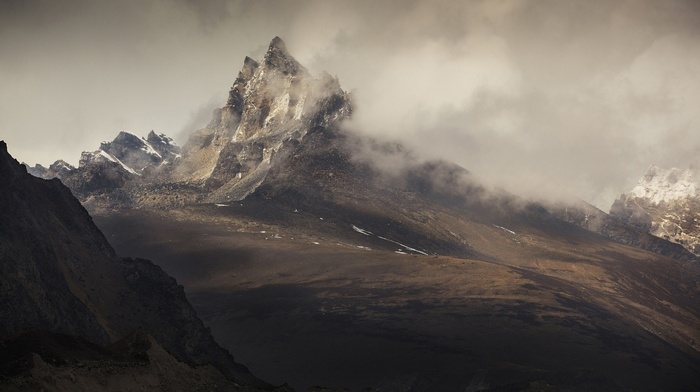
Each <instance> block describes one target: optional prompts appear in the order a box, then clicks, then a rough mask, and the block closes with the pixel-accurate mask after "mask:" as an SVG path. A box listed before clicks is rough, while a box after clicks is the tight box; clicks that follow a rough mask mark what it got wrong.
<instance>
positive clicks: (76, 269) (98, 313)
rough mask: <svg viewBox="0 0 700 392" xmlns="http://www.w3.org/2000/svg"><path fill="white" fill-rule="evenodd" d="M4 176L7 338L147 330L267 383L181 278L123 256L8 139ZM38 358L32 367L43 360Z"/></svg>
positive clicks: (183, 354)
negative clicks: (189, 295) (221, 335)
mask: <svg viewBox="0 0 700 392" xmlns="http://www.w3.org/2000/svg"><path fill="white" fill-rule="evenodd" d="M0 182H2V184H3V187H2V190H1V191H0V214H1V215H2V217H3V219H2V221H1V222H0V239H1V240H0V261H1V263H0V268H1V269H2V274H1V275H0V303H2V307H0V338H10V337H12V336H14V335H16V334H19V333H23V332H25V331H30V330H43V331H48V332H50V333H60V334H66V335H70V336H76V337H80V338H82V339H86V340H88V341H90V342H92V343H94V344H99V345H108V344H111V343H113V342H115V341H117V340H119V339H122V338H124V337H125V336H127V335H129V334H131V333H133V332H134V331H146V332H148V333H149V334H150V335H151V336H152V337H153V338H152V339H155V340H154V341H157V342H158V344H159V345H162V347H163V349H164V350H165V351H164V352H167V353H169V354H168V355H172V358H171V359H169V361H172V362H173V363H175V362H178V361H181V362H183V364H182V365H180V366H194V365H205V364H212V365H214V366H215V367H216V369H218V370H217V371H218V372H221V377H225V378H228V379H229V380H238V381H239V382H241V383H244V384H250V385H254V386H258V387H269V385H268V384H266V383H264V382H262V381H260V380H259V379H257V378H256V377H254V376H253V375H251V374H250V372H248V370H247V369H246V368H245V367H244V366H242V365H239V364H238V363H236V362H235V361H234V360H233V357H231V355H230V354H229V353H228V352H227V351H226V350H224V349H222V348H220V347H219V346H218V345H217V344H216V342H215V341H214V339H213V338H212V336H211V334H210V332H209V330H208V329H207V328H205V327H204V325H203V324H202V321H201V320H200V319H199V318H197V315H196V313H195V310H194V309H193V308H192V306H191V305H190V304H189V302H188V301H187V299H186V297H185V293H184V291H183V288H182V286H179V285H178V284H177V283H176V281H175V280H174V279H173V278H172V277H170V276H168V275H167V274H166V273H165V272H163V270H162V269H161V268H160V267H158V266H156V265H154V264H152V263H151V262H150V261H147V260H142V259H130V258H119V257H117V256H116V254H115V252H114V250H113V249H112V248H111V246H110V245H109V243H108V242H107V241H106V239H105V237H104V236H103V235H102V233H101V232H100V230H99V229H98V228H97V227H96V226H95V225H94V223H93V221H92V218H91V217H90V215H88V213H87V211H86V210H85V209H84V208H83V207H82V206H81V205H80V203H79V202H78V200H76V199H75V198H74V197H73V196H72V194H71V192H70V191H69V190H68V188H66V187H65V186H64V185H63V184H62V183H61V182H60V181H59V180H57V179H53V180H43V179H39V178H36V177H33V176H31V175H29V174H28V173H27V172H26V169H25V167H24V166H23V165H20V164H19V163H18V162H17V161H16V160H14V159H13V158H12V157H11V156H10V155H9V153H8V151H7V146H6V145H5V143H4V142H0ZM49 336H55V335H49ZM3 344H4V343H3ZM161 351H163V350H161ZM27 355H29V354H27ZM40 356H41V355H40ZM161 357H162V355H161ZM33 358H34V359H32V360H31V361H32V363H34V365H35V367H34V368H33V369H37V367H39V368H41V367H42V366H44V365H43V364H42V361H44V362H46V358H44V357H42V358H43V359H39V358H36V356H35V357H33ZM10 359H11V360H15V361H16V360H20V361H22V360H26V359H27V358H26V356H24V357H21V358H10ZM185 364H187V365H185ZM3 365H4V366H8V364H7V363H4V364H3ZM53 365H55V364H51V366H53ZM9 366H13V365H12V364H10V365H9ZM193 372H194V370H193ZM193 374H194V373H193ZM13 376H18V377H24V375H23V374H22V373H18V374H14V375H13ZM8 380H9V381H8ZM4 381H6V382H9V383H10V385H14V384H12V383H13V382H14V381H12V379H5V380H4ZM156 381H158V379H157V378H156V379H155V381H154V382H156ZM56 387H57V388H58V389H61V388H59V386H58V384H57V385H56ZM30 389H31V388H30ZM68 389H70V388H68ZM233 390H235V389H233Z"/></svg>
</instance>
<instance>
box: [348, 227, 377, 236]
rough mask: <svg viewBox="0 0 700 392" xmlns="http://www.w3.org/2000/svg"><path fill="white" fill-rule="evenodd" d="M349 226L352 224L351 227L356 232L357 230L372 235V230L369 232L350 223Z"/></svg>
mask: <svg viewBox="0 0 700 392" xmlns="http://www.w3.org/2000/svg"><path fill="white" fill-rule="evenodd" d="M351 226H352V229H353V230H355V231H356V232H358V233H360V234H364V235H372V232H369V231H367V230H365V229H361V228H359V227H357V226H355V225H351Z"/></svg>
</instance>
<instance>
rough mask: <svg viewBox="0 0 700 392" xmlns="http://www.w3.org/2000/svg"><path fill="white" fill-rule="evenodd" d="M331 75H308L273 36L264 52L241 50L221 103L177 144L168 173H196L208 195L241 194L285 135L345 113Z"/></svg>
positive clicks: (346, 104)
mask: <svg viewBox="0 0 700 392" xmlns="http://www.w3.org/2000/svg"><path fill="white" fill-rule="evenodd" d="M350 112H351V107H350V100H349V97H348V95H347V94H346V93H345V92H344V91H343V90H342V89H341V88H340V84H339V82H338V80H337V79H335V78H333V77H331V76H330V75H327V74H324V75H322V76H320V77H313V76H311V75H310V74H309V72H308V71H307V70H306V68H304V67H303V66H302V65H301V64H299V62H298V61H297V60H296V59H294V57H292V56H291V55H290V54H289V52H288V51H287V49H286V46H285V44H284V42H283V41H282V40H281V39H280V38H279V37H275V38H274V39H273V40H272V42H271V43H270V45H269V47H268V50H267V52H266V54H265V57H264V58H263V60H262V61H261V62H260V63H258V62H256V61H254V60H252V59H250V58H248V57H246V59H245V61H244V63H243V68H242V69H241V71H240V72H239V74H238V77H237V78H236V81H235V82H234V84H233V86H232V87H231V90H230V91H229V98H228V100H227V102H226V105H225V106H224V107H222V108H221V109H217V110H216V111H215V112H214V115H213V119H212V121H211V122H210V124H209V125H208V127H207V128H205V129H202V130H199V131H197V132H195V133H194V134H193V135H192V137H191V138H190V140H189V141H188V143H187V144H185V146H184V147H183V158H182V160H181V161H180V162H179V163H178V166H177V167H176V168H175V170H174V177H173V178H174V180H179V181H187V180H188V178H189V180H190V181H192V180H203V181H204V184H205V188H206V189H207V195H206V196H205V198H204V200H205V201H209V202H219V201H231V200H240V199H243V198H245V197H246V196H247V195H249V194H250V193H251V192H253V191H254V190H255V189H257V187H258V186H259V184H260V183H261V182H262V181H263V180H264V178H265V176H266V175H267V172H268V171H269V170H270V167H271V159H272V157H274V156H275V155H276V154H278V153H280V150H281V149H282V148H284V146H285V145H289V143H290V142H291V141H297V142H298V141H300V140H302V139H303V138H304V137H305V135H306V134H307V133H309V132H313V131H314V130H315V129H316V128H317V127H326V128H327V127H329V126H331V124H333V123H337V122H339V121H340V120H342V119H344V118H346V117H347V116H349V114H350Z"/></svg>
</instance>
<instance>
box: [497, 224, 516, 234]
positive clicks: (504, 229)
mask: <svg viewBox="0 0 700 392" xmlns="http://www.w3.org/2000/svg"><path fill="white" fill-rule="evenodd" d="M493 226H494V227H497V228H499V229H501V230H503V231H507V232H509V233H510V234H513V235H515V232H514V231H513V230H509V229H506V228H505V227H503V226H499V225H496V224H494V225H493Z"/></svg>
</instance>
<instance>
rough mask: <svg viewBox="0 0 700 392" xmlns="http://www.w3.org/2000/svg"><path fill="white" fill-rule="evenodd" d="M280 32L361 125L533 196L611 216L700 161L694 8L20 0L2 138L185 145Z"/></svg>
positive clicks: (37, 145) (6, 72) (74, 152)
mask: <svg viewBox="0 0 700 392" xmlns="http://www.w3.org/2000/svg"><path fill="white" fill-rule="evenodd" d="M276 35H278V36H280V37H282V38H283V39H284V40H285V42H286V44H287V47H288V49H289V51H290V52H291V53H292V54H293V55H294V56H295V57H296V58H297V59H298V60H299V61H300V62H301V63H302V64H304V65H305V66H306V67H307V68H309V70H310V71H311V72H312V73H314V74H318V73H320V72H321V71H323V70H325V71H327V72H329V73H330V74H332V75H337V76H338V78H339V79H340V83H341V85H342V86H343V88H344V89H346V90H348V91H352V93H353V96H354V98H355V99H356V105H357V107H356V111H355V115H354V118H353V120H352V122H350V123H349V124H347V127H348V128H349V129H351V130H352V131H355V132H360V133H367V134H371V135H373V136H374V137H377V138H383V139H386V140H392V139H398V140H400V141H401V142H403V143H405V144H407V145H409V146H411V147H412V148H414V149H416V150H417V151H418V152H420V153H421V154H423V155H426V156H431V157H439V158H443V159H447V160H452V161H455V162H456V163H458V164H460V165H462V166H464V167H465V168H467V169H469V170H470V171H472V172H474V173H476V174H477V175H478V176H480V177H482V178H488V179H489V180H491V181H493V182H494V183H496V184H497V185H502V186H504V187H506V188H508V189H510V190H512V191H514V192H517V193H520V194H524V195H528V196H538V195H541V194H543V193H549V192H550V191H551V189H552V188H557V189H560V190H562V191H564V192H568V193H570V194H573V195H576V196H578V197H581V198H583V199H585V200H587V201H589V202H592V203H594V204H595V205H597V206H598V207H600V208H602V209H605V210H607V208H608V207H609V205H610V204H611V203H612V201H613V200H614V198H615V197H616V196H617V195H619V194H620V193H621V192H623V191H627V190H629V189H631V187H633V186H634V184H635V183H636V181H637V180H638V179H639V178H640V177H641V175H642V174H643V173H644V171H645V170H646V168H647V167H648V166H649V165H651V164H657V165H660V166H662V167H671V166H677V167H681V168H685V167H687V166H688V165H691V164H697V162H698V158H697V157H698V152H700V114H699V113H700V111H698V110H697V108H698V107H699V106H700V2H697V1H693V0H688V1H652V0H649V1H645V0H629V1H623V0H619V1H610V0H604V1H602V0H601V1H547V0H513V1H507V0H504V1H403V0H402V1H382V2H376V1H285V2H277V1H223V0H209V1H194V0H191V1H185V0H172V1H167V0H143V1H120V2H110V1H88V0H62V1H49V0H29V1H20V0H9V1H7V0H6V1H4V2H2V3H0V53H2V61H0V81H1V82H2V86H3V88H2V89H0V138H2V139H4V140H6V141H7V142H8V146H9V149H10V152H11V153H12V154H13V155H14V156H15V157H16V158H17V159H19V160H21V161H25V162H27V163H31V164H33V163H37V162H38V163H42V164H44V165H48V164H50V163H51V162H53V161H54V160H56V159H59V158H62V159H65V160H67V161H69V162H71V163H73V164H77V161H78V159H79V156H80V152H81V151H84V150H94V149H96V148H97V147H98V146H99V143H100V142H101V141H105V140H111V139H113V138H114V137H115V136H116V134H117V133H118V132H119V130H121V129H125V130H128V131H131V132H134V133H137V134H141V135H143V136H145V135H146V133H148V131H150V130H151V129H153V130H155V131H156V132H157V133H166V134H168V135H171V136H173V137H175V139H176V141H177V142H178V143H180V144H182V143H184V142H185V140H186V138H187V135H188V134H189V133H190V132H192V131H194V130H196V129H198V128H201V127H203V126H205V125H206V124H207V122H208V120H209V114H210V113H211V111H212V110H213V109H214V108H215V107H217V106H222V105H223V104H224V103H225V100H226V96H227V93H228V89H229V87H230V86H231V84H232V83H233V81H234V79H235V77H236V75H237V73H238V71H239V70H240V68H241V66H242V64H243V58H244V57H245V56H246V55H249V56H251V57H253V58H255V59H260V58H261V57H262V55H263V54H264V51H265V49H266V47H267V44H268V43H269V41H270V40H271V39H272V38H273V37H274V36H276Z"/></svg>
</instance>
